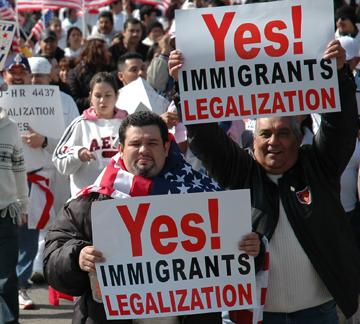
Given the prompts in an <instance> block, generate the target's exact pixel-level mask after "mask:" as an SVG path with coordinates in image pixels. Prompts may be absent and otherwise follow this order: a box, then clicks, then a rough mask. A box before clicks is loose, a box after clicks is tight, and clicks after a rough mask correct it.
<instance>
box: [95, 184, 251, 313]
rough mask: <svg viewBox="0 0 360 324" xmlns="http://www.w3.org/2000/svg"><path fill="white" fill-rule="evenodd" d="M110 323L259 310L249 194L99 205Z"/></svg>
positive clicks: (100, 269) (101, 277)
mask: <svg viewBox="0 0 360 324" xmlns="http://www.w3.org/2000/svg"><path fill="white" fill-rule="evenodd" d="M91 214H92V226H93V228H92V229H93V242H94V245H95V247H96V249H97V250H100V251H101V252H102V253H103V254H104V257H105V259H106V261H105V262H104V263H98V264H96V269H97V277H98V281H99V284H100V289H101V293H102V300H103V303H104V307H105V311H106V316H107V319H108V320H110V319H131V318H148V317H164V316H170V315H181V314H182V315H184V314H197V313H207V312H218V311H222V310H234V309H245V308H253V307H255V306H256V287H255V270H254V263H253V258H252V257H249V256H248V255H247V254H245V253H244V252H243V251H240V250H239V249H238V243H239V242H240V240H241V238H242V236H243V235H245V234H247V233H249V232H251V216H250V215H251V209H250V192H249V190H234V191H222V192H211V193H194V194H183V195H165V196H146V197H133V198H129V199H122V200H105V201H101V202H95V203H93V205H92V210H91Z"/></svg>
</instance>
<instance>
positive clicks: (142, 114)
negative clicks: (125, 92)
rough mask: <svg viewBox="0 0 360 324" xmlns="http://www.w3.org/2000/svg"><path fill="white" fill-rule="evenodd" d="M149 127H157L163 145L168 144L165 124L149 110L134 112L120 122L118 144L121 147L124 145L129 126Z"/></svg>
mask: <svg viewBox="0 0 360 324" xmlns="http://www.w3.org/2000/svg"><path fill="white" fill-rule="evenodd" d="M151 125H154V126H157V127H159V130H160V135H161V139H162V141H163V144H165V143H166V142H168V140H169V135H168V128H167V126H166V124H165V122H164V121H163V119H162V118H161V117H160V116H159V115H157V114H155V113H153V112H152V111H150V110H141V111H137V112H134V113H133V114H131V115H128V116H127V117H126V118H125V119H124V120H123V121H122V122H121V125H120V128H119V142H120V144H122V145H124V144H125V137H126V136H125V134H126V130H127V129H128V128H129V127H130V126H134V127H143V126H151Z"/></svg>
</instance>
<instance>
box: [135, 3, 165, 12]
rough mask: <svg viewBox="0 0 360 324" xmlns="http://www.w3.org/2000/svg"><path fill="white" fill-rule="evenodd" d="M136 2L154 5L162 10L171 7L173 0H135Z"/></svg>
mask: <svg viewBox="0 0 360 324" xmlns="http://www.w3.org/2000/svg"><path fill="white" fill-rule="evenodd" d="M134 2H135V3H139V4H145V5H150V6H154V7H156V8H159V9H160V10H162V11H165V10H166V9H167V8H169V6H170V3H171V0H135V1H134Z"/></svg>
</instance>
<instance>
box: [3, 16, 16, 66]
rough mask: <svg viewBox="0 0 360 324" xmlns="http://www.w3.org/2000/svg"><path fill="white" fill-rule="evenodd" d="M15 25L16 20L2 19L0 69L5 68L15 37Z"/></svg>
mask: <svg viewBox="0 0 360 324" xmlns="http://www.w3.org/2000/svg"><path fill="white" fill-rule="evenodd" d="M15 27H16V22H15V21H7V20H0V71H1V70H2V69H3V68H4V64H5V61H6V57H7V55H8V53H9V50H10V46H11V43H12V40H13V38H14V33H15V29H16V28H15Z"/></svg>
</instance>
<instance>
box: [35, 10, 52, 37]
mask: <svg viewBox="0 0 360 324" xmlns="http://www.w3.org/2000/svg"><path fill="white" fill-rule="evenodd" d="M53 18H54V11H52V10H45V11H43V13H42V17H41V18H40V19H39V20H38V21H37V23H36V24H35V25H34V27H33V28H32V29H31V32H30V36H31V37H32V36H33V37H35V39H36V40H40V38H41V33H42V32H43V31H44V30H45V28H47V27H48V26H49V21H50V20H51V19H53Z"/></svg>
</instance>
